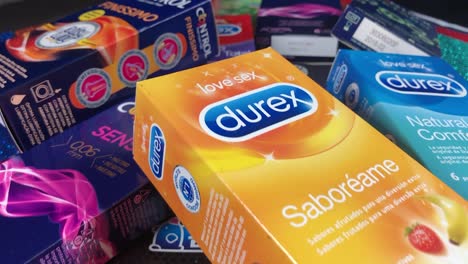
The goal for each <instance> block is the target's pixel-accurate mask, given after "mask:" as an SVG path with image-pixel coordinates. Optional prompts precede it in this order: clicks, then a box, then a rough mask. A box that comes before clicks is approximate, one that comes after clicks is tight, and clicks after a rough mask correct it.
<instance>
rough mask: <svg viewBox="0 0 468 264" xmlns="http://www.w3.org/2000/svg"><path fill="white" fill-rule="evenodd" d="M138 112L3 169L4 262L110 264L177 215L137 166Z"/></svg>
mask: <svg viewBox="0 0 468 264" xmlns="http://www.w3.org/2000/svg"><path fill="white" fill-rule="evenodd" d="M133 107H134V101H133V98H132V99H129V100H126V101H121V103H120V104H117V105H115V106H112V107H111V108H109V109H107V110H105V111H103V112H101V113H99V114H97V115H96V116H94V117H93V118H91V119H89V120H87V121H85V122H83V123H81V124H79V125H77V126H74V127H72V128H70V129H69V130H67V131H65V132H64V133H62V134H60V135H58V136H55V137H54V138H52V139H50V140H47V141H46V142H44V143H43V144H41V145H39V146H36V147H34V148H32V149H30V150H29V151H27V152H25V153H23V154H21V155H17V156H14V157H12V158H10V159H8V160H6V161H4V162H3V163H0V180H1V181H0V199H1V203H0V232H1V233H2V236H3V242H2V247H1V249H0V253H1V254H2V263H25V262H28V263H54V264H56V263H105V262H106V261H108V260H109V259H111V258H112V257H114V256H115V255H116V254H117V253H118V252H120V251H121V250H122V249H123V248H125V247H128V246H129V245H130V242H131V241H132V240H134V239H136V238H138V237H139V236H140V235H142V234H144V233H146V232H148V231H149V230H151V228H153V227H154V226H156V225H157V224H158V223H159V222H161V221H163V220H165V219H167V218H168V217H169V216H170V210H169V208H168V206H167V204H166V203H165V202H164V201H163V199H162V198H161V196H160V195H159V193H158V192H157V191H156V190H155V189H154V187H153V186H152V185H151V184H150V183H149V182H148V179H147V178H146V177H145V176H144V174H143V173H142V171H141V170H140V169H139V167H138V166H137V165H136V164H135V162H134V160H133V159H132V146H133V136H132V133H133V131H132V127H133V115H132V112H133V110H132V109H133ZM6 238H8V241H7V239H6Z"/></svg>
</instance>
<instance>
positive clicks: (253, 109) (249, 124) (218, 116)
mask: <svg viewBox="0 0 468 264" xmlns="http://www.w3.org/2000/svg"><path fill="white" fill-rule="evenodd" d="M317 108H318V102H317V99H316V98H315V96H314V95H312V94H311V93H310V92H309V91H308V90H306V89H304V88H302V87H299V86H297V85H293V84H289V83H275V84H272V85H268V86H265V87H262V88H259V89H255V90H252V91H249V92H246V93H243V94H240V95H237V96H234V97H231V98H228V99H225V100H222V101H219V102H216V103H213V104H210V105H208V106H206V107H205V108H204V109H203V110H202V111H201V113H200V116H199V122H200V125H201V127H202V128H203V130H204V131H205V132H206V133H208V134H209V135H211V136H212V137H214V138H216V139H219V140H221V141H226V142H241V141H246V140H249V139H251V138H254V137H256V136H259V135H262V134H264V133H267V132H268V131H271V130H274V129H276V128H279V127H281V126H284V125H286V124H289V123H291V122H294V121H296V120H299V119H301V118H304V117H306V116H309V115H311V114H313V113H315V112H316V111H317Z"/></svg>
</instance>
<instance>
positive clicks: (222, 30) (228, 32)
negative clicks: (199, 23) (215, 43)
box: [216, 24, 242, 37]
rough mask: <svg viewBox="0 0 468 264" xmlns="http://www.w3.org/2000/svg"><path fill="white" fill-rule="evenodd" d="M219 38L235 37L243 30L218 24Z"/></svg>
mask: <svg viewBox="0 0 468 264" xmlns="http://www.w3.org/2000/svg"><path fill="white" fill-rule="evenodd" d="M216 28H217V31H218V35H219V36H223V37H224V36H235V35H237V34H239V33H241V32H242V28H241V27H239V26H238V25H233V24H218V25H216Z"/></svg>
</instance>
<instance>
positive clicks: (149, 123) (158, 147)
mask: <svg viewBox="0 0 468 264" xmlns="http://www.w3.org/2000/svg"><path fill="white" fill-rule="evenodd" d="M156 104H157V99H155V98H149V97H148V95H147V94H145V88H144V87H139V88H138V89H137V108H136V119H135V148H134V156H135V159H136V161H137V163H138V164H139V165H140V167H141V168H142V169H143V171H144V172H145V173H146V175H147V177H148V178H149V179H150V181H151V182H152V183H153V184H154V185H155V186H156V188H157V189H158V190H159V192H160V193H161V194H162V196H163V197H164V199H165V200H166V201H167V202H168V204H169V206H170V207H171V208H172V209H173V210H174V212H175V213H176V215H177V216H178V218H179V219H180V220H181V221H182V222H183V223H184V225H185V226H186V227H187V229H188V230H189V232H190V234H191V235H192V236H193V238H194V239H195V240H196V241H197V243H198V244H199V245H200V247H201V248H202V249H203V251H204V252H205V254H206V255H207V256H208V257H209V258H210V260H211V261H212V262H213V263H290V262H291V261H292V260H291V259H290V258H289V257H288V256H287V255H286V253H285V252H284V251H283V250H282V248H281V247H280V246H279V244H278V243H276V241H275V239H274V238H273V237H271V236H270V235H269V234H268V232H267V231H266V230H265V229H264V228H262V226H261V225H260V224H259V223H258V222H257V221H256V219H255V218H254V215H253V214H252V212H250V211H248V209H247V208H246V207H245V205H243V204H242V203H241V202H240V201H239V200H238V199H237V197H236V196H234V195H233V193H232V192H231V190H229V189H228V188H227V187H226V185H224V184H223V182H222V180H221V179H220V178H219V177H218V176H219V175H216V174H214V173H213V172H212V169H211V168H210V167H209V166H208V165H207V163H206V161H204V160H203V159H201V158H200V157H199V156H198V155H199V153H195V152H193V151H192V150H191V146H190V145H188V144H187V143H186V140H185V139H184V136H190V135H184V134H183V132H181V131H176V130H175V129H174V128H173V126H172V125H171V122H170V121H168V119H167V116H165V114H163V113H162V112H159V111H158V108H157V107H156V106H155V105H156ZM252 237H255V239H254V240H252V239H251V238H252ZM254 241H255V243H253V242H254Z"/></svg>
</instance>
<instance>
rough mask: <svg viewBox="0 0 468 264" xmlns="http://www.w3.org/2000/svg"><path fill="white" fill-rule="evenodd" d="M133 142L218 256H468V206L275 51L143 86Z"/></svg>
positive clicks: (430, 259)
mask: <svg viewBox="0 0 468 264" xmlns="http://www.w3.org/2000/svg"><path fill="white" fill-rule="evenodd" d="M133 151H134V157H135V159H136V161H137V163H138V165H139V166H140V167H141V168H142V169H143V171H144V172H145V174H146V175H147V177H148V178H149V179H150V180H151V182H152V183H153V184H154V185H155V186H156V188H157V189H158V190H159V191H160V193H161V194H162V196H163V197H164V199H165V200H166V201H167V202H168V204H169V205H170V207H171V208H172V209H173V210H174V212H175V214H176V215H177V216H178V218H179V219H180V220H181V221H182V222H183V223H184V225H185V226H186V227H187V229H188V231H189V232H190V234H191V235H192V236H193V238H194V239H195V240H196V241H197V243H198V245H199V246H200V247H201V248H202V250H203V251H204V253H205V254H206V255H207V256H208V258H209V259H210V261H212V262H213V263H345V262H346V263H348V262H349V263H355V262H359V263H372V264H374V263H376V262H379V261H382V259H384V260H385V261H387V262H388V263H398V262H400V263H402V262H404V261H408V260H413V261H414V263H447V262H449V261H452V262H454V263H462V262H463V261H464V260H466V259H468V236H467V231H468V203H467V202H466V201H465V200H464V199H463V198H461V197H460V196H459V195H457V194H456V193H455V192H454V191H453V190H452V189H450V188H449V187H448V186H446V185H445V184H443V183H442V182H441V181H440V180H439V179H438V178H437V177H434V176H433V175H432V174H431V173H430V172H429V171H427V170H426V169H425V168H423V167H422V166H421V165H420V164H419V163H417V162H416V161H414V160H413V159H412V158H410V157H409V156H408V155H407V154H406V153H404V152H403V151H402V150H401V149H400V148H398V147H397V146H396V145H395V144H393V143H391V142H390V141H389V140H387V139H386V138H385V137H384V136H383V135H382V134H380V133H379V132H378V131H377V130H375V129H374V128H373V127H371V126H370V125H369V124H368V123H367V122H365V121H364V120H363V119H361V118H360V117H359V116H357V115H356V114H355V113H353V112H352V111H351V110H350V109H349V108H347V107H346V106H345V105H344V104H342V103H341V102H339V101H338V100H337V99H335V98H333V96H331V95H330V94H329V93H328V92H327V91H326V90H325V89H323V88H321V87H320V86H319V85H318V84H316V83H315V82H314V81H313V80H311V79H310V78H308V77H307V76H306V75H305V74H303V73H302V72H301V71H300V70H299V69H297V68H296V67H295V66H294V65H292V64H290V63H289V62H288V61H287V60H286V59H284V58H283V57H282V56H281V55H280V54H278V53H277V52H275V51H274V50H273V49H271V48H268V49H264V50H260V51H256V52H252V53H249V54H245V55H241V56H238V57H235V58H232V59H226V60H223V61H220V62H216V63H212V64H209V65H205V66H201V67H197V68H193V69H190V70H185V71H181V72H178V73H175V74H169V75H165V76H162V77H158V78H154V79H151V80H146V81H142V82H139V84H138V87H137V98H136V111H135V147H134V149H133ZM405 230H406V232H407V233H408V235H407V236H405ZM421 230H423V232H421ZM421 233H423V235H424V234H427V236H428V237H431V238H434V239H432V240H431V241H433V242H432V243H428V244H430V248H429V249H428V248H423V247H421V242H422V241H415V240H417V238H415V237H417V235H418V234H421ZM386 237H391V238H392V239H385V238H386ZM450 241H452V242H450ZM369 249H372V250H369Z"/></svg>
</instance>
